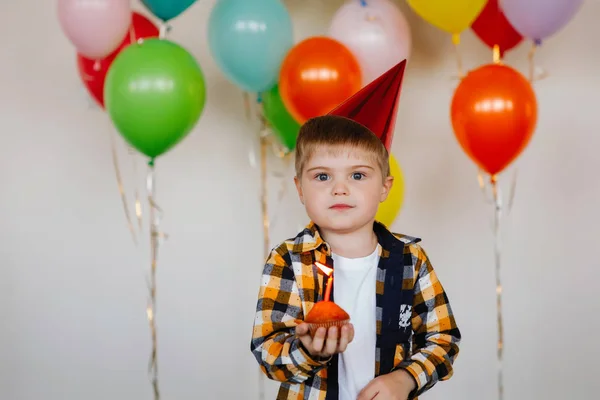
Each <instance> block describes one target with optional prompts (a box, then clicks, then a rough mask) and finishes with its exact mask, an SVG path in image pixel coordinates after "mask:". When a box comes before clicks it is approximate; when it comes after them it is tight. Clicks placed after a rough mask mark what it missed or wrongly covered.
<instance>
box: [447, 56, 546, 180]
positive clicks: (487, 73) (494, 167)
mask: <svg viewBox="0 0 600 400" xmlns="http://www.w3.org/2000/svg"><path fill="white" fill-rule="evenodd" d="M451 118H452V127H453V128H454V134H455V135H456V138H457V139H458V141H459V143H460V145H461V146H462V148H463V150H464V151H465V152H466V153H467V155H469V156H470V157H471V159H473V161H475V163H476V164H477V165H479V167H481V168H482V169H483V170H485V171H487V172H488V173H489V174H490V175H492V176H493V175H496V174H498V173H499V172H501V171H502V170H504V169H505V168H506V167H507V166H508V165H509V164H510V163H511V162H513V161H514V160H515V159H516V158H517V157H518V156H519V155H520V154H521V152H522V151H523V150H524V149H525V147H526V146H527V144H529V141H530V140H531V137H532V136H533V132H534V130H535V127H536V124H537V100H536V97H535V93H534V91H533V87H532V86H531V84H530V83H529V81H528V80H527V79H526V78H525V77H524V76H523V75H521V74H520V73H519V72H518V71H516V70H514V69H513V68H510V67H507V66H505V65H500V64H490V65H484V66H482V67H480V68H478V69H476V70H474V71H471V72H470V73H469V74H468V75H467V76H466V77H465V78H464V79H463V80H462V81H461V83H460V84H459V85H458V87H457V88H456V91H455V92H454V97H453V99H452V106H451Z"/></svg>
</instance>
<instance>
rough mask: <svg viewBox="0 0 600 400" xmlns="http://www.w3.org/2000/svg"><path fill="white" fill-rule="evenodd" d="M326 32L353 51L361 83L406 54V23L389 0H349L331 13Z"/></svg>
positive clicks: (408, 41)
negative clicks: (359, 70)
mask: <svg viewBox="0 0 600 400" xmlns="http://www.w3.org/2000/svg"><path fill="white" fill-rule="evenodd" d="M328 35H329V36H330V37H331V38H333V39H335V40H337V41H339V42H341V43H343V44H344V45H345V46H346V47H347V48H348V49H349V50H350V51H351V52H352V54H354V56H355V57H356V59H357V61H358V63H359V64H360V66H361V69H362V75H363V85H367V84H369V83H370V82H372V81H373V80H374V79H376V78H377V77H379V76H380V75H382V74H383V73H385V72H386V71H387V70H389V69H390V68H392V67H393V66H394V65H396V64H398V63H399V62H400V61H402V60H404V59H408V58H409V57H410V51H411V45H412V39H411V33H410V26H409V24H408V22H407V21H406V18H405V17H404V15H403V14H402V12H401V11H400V9H399V8H398V7H397V6H396V5H395V4H393V3H392V2H391V1H389V0H365V1H360V0H352V1H349V2H348V3H346V4H344V5H343V6H342V7H340V9H339V10H338V11H337V12H336V13H335V15H334V16H333V19H332V21H331V25H330V27H329V32H328Z"/></svg>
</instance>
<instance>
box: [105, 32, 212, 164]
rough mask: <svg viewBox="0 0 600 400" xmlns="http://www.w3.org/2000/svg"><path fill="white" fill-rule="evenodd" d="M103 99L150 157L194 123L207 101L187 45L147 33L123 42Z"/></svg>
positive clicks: (129, 138)
mask: <svg viewBox="0 0 600 400" xmlns="http://www.w3.org/2000/svg"><path fill="white" fill-rule="evenodd" d="M104 98H105V105H106V110H107V111H108V114H109V115H110V118H111V119H112V121H113V123H114V125H115V126H116V128H117V130H118V131H119V132H120V133H121V135H122V136H123V137H124V138H125V140H126V141H127V142H128V143H129V144H131V146H133V147H134V148H136V149H137V150H139V151H140V152H141V153H142V154H145V155H147V156H148V157H150V158H151V159H152V160H153V159H154V158H155V157H158V156H160V155H161V154H164V153H165V152H167V151H168V150H170V149H171V148H172V147H173V146H175V145H176V144H177V143H179V142H180V141H181V140H182V139H183V138H184V137H185V136H187V134H188V133H189V132H190V131H191V130H192V129H193V128H194V126H195V125H196V123H197V122H198V119H199V118H200V115H201V114H202V110H203V109H204V104H205V102H206V85H205V82H204V76H203V74H202V70H201V69H200V66H199V65H198V63H197V62H196V60H195V59H194V57H193V56H192V55H191V54H190V53H188V52H187V51H186V50H185V49H184V48H183V47H181V46H179V45H177V44H175V43H173V42H170V41H168V40H160V39H146V40H144V42H143V43H141V44H133V45H130V46H128V47H127V48H125V49H124V50H123V51H122V52H121V53H120V54H119V55H118V56H117V58H116V59H115V61H114V62H113V64H112V65H111V67H110V69H109V71H108V74H107V76H106V83H105V85H104Z"/></svg>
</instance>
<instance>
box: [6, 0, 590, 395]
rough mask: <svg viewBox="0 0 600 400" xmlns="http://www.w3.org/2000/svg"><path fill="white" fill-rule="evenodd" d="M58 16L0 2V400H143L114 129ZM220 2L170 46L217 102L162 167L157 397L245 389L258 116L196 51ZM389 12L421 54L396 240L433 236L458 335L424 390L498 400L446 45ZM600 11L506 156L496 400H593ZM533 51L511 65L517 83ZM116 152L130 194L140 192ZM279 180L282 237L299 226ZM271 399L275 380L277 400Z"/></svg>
mask: <svg viewBox="0 0 600 400" xmlns="http://www.w3.org/2000/svg"><path fill="white" fill-rule="evenodd" d="M54 3H55V2H54V1H37V0H36V1H33V0H20V1H3V2H2V3H1V5H0V15H2V16H3V22H2V25H0V32H1V35H0V49H1V51H2V59H1V63H0V72H1V73H0V124H1V125H0V132H1V133H0V136H1V137H2V141H1V142H0V188H1V189H0V224H1V225H0V321H1V323H0V324H1V326H0V398H1V399H5V400H34V399H42V398H43V399H47V400H79V399H88V400H100V399H103V400H104V399H150V398H151V391H150V385H149V384H148V381H147V377H146V365H147V360H148V355H149V348H150V337H149V331H148V327H147V323H146V319H145V314H144V309H145V295H146V292H145V286H144V280H143V272H144V271H145V270H146V269H147V259H148V257H147V256H146V254H147V245H146V246H141V247H140V248H138V249H136V248H135V247H134V246H133V244H132V241H131V238H130V236H129V233H128V231H127V229H126V228H125V225H124V217H123V211H122V206H121V203H120V198H119V196H118V194H117V188H116V184H115V178H114V172H113V167H112V162H111V157H110V147H109V140H108V138H109V136H108V135H109V134H110V133H111V132H112V130H111V127H110V123H109V121H108V119H107V117H106V115H104V114H103V113H102V112H101V111H100V110H97V109H95V110H94V109H90V108H89V107H88V102H87V97H86V94H85V92H84V91H83V89H82V87H81V85H80V83H79V80H78V76H77V73H76V66H75V59H74V51H73V49H72V47H71V46H70V44H69V43H68V41H67V39H66V38H65V37H64V36H63V35H62V33H61V31H60V29H59V26H58V22H57V20H56V14H55V8H54ZM213 3H214V1H209V0H201V1H199V2H198V3H197V4H196V5H195V6H194V7H193V8H191V9H190V10H189V12H187V13H186V14H185V15H183V16H182V17H181V18H179V19H178V20H176V21H175V23H174V30H173V32H172V34H171V38H172V39H173V40H176V41H178V42H179V43H181V44H183V45H184V46H186V47H187V48H189V49H190V50H191V51H192V52H193V54H194V55H195V56H196V57H197V58H198V60H199V62H200V63H201V65H202V67H203V69H204V72H205V74H206V78H207V81H208V85H209V88H208V96H209V97H208V99H209V100H208V104H207V106H206V109H205V112H204V115H203V116H202V119H201V120H200V122H199V124H198V126H197V127H196V129H195V130H194V131H193V133H192V134H191V135H190V136H189V137H188V138H187V139H186V140H185V141H184V142H183V143H181V144H180V145H179V146H178V147H176V148H175V149H174V150H173V151H172V152H170V153H169V154H168V155H166V156H164V157H163V158H161V159H160V161H159V162H158V170H159V176H158V190H159V198H158V200H159V204H160V205H161V206H162V207H163V209H164V210H165V218H164V222H163V227H164V229H165V230H166V231H167V232H168V233H169V234H170V239H169V241H168V242H167V243H166V244H164V246H163V247H162V253H161V260H160V264H159V275H158V278H159V291H158V296H159V303H158V307H159V309H158V315H157V318H158V323H159V340H160V343H159V352H160V359H159V363H160V364H159V367H160V379H161V388H162V393H163V398H164V399H165V400H170V399H177V400H187V399H190V400H192V399H194V400H195V399H257V398H258V395H257V393H258V379H257V376H258V375H257V368H256V364H255V361H254V359H253V358H252V356H251V354H250V351H249V346H250V344H249V341H250V335H251V325H252V319H253V309H254V306H255V298H256V294H257V289H258V286H257V285H258V276H259V273H260V269H261V264H262V238H261V215H260V203H259V199H258V191H259V171H258V170H257V169H256V168H254V169H253V168H250V167H249V164H248V149H249V145H250V143H252V142H253V141H254V137H255V136H254V134H255V124H254V123H249V122H248V121H247V120H246V119H245V117H244V108H243V102H242V97H241V95H240V92H239V90H238V89H237V88H236V87H234V86H233V85H232V84H230V83H228V82H227V81H226V80H225V78H224V77H223V75H222V74H221V73H220V72H219V70H218V69H217V67H216V65H215V63H214V62H213V60H212V59H211V56H210V54H209V50H208V48H207V39H206V22H207V18H208V13H209V11H210V8H211V6H212V4H213ZM402 3H403V4H401V6H402V9H403V10H405V11H406V14H407V16H408V18H409V20H410V23H411V25H412V29H413V36H414V53H413V54H414V55H413V58H412V61H411V63H410V68H409V70H408V73H407V75H406V78H405V86H404V90H403V94H402V100H401V106H400V111H399V118H398V126H397V132H396V139H395V142H394V148H393V150H394V153H395V154H396V155H397V157H398V159H399V160H400V162H401V164H402V166H403V168H404V170H405V174H406V194H407V199H406V203H405V206H404V209H403V212H402V215H401V216H400V218H399V219H398V220H397V221H396V223H395V224H394V228H395V230H397V231H402V232H406V233H409V234H412V235H418V236H421V237H423V238H424V242H423V243H424V246H425V247H426V249H427V250H428V252H429V253H430V256H431V258H432V260H433V262H434V264H435V266H436V268H437V270H438V273H439V275H440V276H441V278H442V280H443V283H444V284H445V286H446V288H447V289H448V291H449V294H450V296H451V300H452V302H453V305H454V308H455V311H456V314H457V318H458V322H459V324H460V327H461V328H462V332H463V334H464V344H463V347H462V354H461V356H460V357H459V359H458V361H457V363H456V376H455V378H454V379H452V380H451V381H450V382H448V383H444V384H441V385H439V386H438V387H437V388H436V389H435V390H434V391H432V392H431V394H429V395H427V396H424V398H427V399H429V400H435V399H438V400H439V399H452V400H459V399H460V400H481V399H485V400H488V399H494V398H495V394H496V392H495V389H496V386H495V379H496V361H495V346H496V326H495V291H494V290H495V287H494V272H493V258H492V257H493V249H492V235H491V230H490V229H489V228H490V225H489V221H490V218H491V215H492V208H491V205H489V204H486V203H485V202H484V201H483V199H482V195H481V193H480V191H479V188H478V186H477V182H476V170H475V168H474V166H473V164H472V163H471V162H470V161H469V160H468V159H467V157H466V156H465V155H464V154H463V153H462V151H461V149H460V148H459V145H458V144H457V142H456V141H455V139H454V137H453V135H452V131H451V128H450V125H449V117H448V109H449V104H450V99H451V95H452V92H453V88H454V86H455V85H456V81H453V80H451V79H450V77H451V76H452V75H454V74H455V71H456V69H455V59H454V56H453V50H452V47H451V45H450V40H449V38H448V37H447V36H446V35H444V34H443V33H441V32H440V31H437V30H436V29H434V28H432V27H431V26H429V25H427V24H426V23H424V22H423V21H421V20H419V19H418V18H416V17H415V15H414V14H413V13H412V12H411V11H410V10H408V8H407V7H406V5H405V4H404V2H402ZM287 4H288V5H289V7H290V12H291V13H292V16H293V19H294V23H295V24H296V30H297V39H298V40H300V39H302V38H304V37H306V36H309V35H314V34H320V33H324V32H325V29H326V26H327V21H328V19H329V18H330V17H331V15H332V13H333V11H334V10H335V9H336V7H337V6H339V5H340V4H341V1H340V0H335V1H333V0H327V1H325V0H304V1H301V0H289V1H288V2H287ZM599 15H600V3H598V2H592V1H588V2H586V4H585V5H584V6H583V9H582V10H581V12H580V13H579V14H578V16H577V17H576V18H575V20H574V21H572V23H571V24H570V25H569V26H567V27H566V29H564V31H562V32H561V33H560V34H559V35H557V36H556V37H555V38H553V39H551V40H548V42H547V43H546V44H545V45H544V47H542V48H541V49H540V51H539V52H538V56H537V61H538V63H539V64H540V65H541V66H543V67H544V68H546V69H547V70H548V72H549V74H550V75H549V77H548V78H547V79H546V80H543V81H540V82H538V83H537V84H536V91H537V94H538V99H539V107H540V113H539V118H540V119H539V126H538V129H537V132H536V135H535V137H534V140H533V141H532V143H531V145H530V146H529V148H528V149H527V151H526V152H525V153H524V154H523V156H522V157H521V158H520V160H519V162H518V169H519V174H518V186H517V194H516V200H515V205H514V208H513V211H512V214H511V215H510V216H509V218H508V219H507V223H506V234H505V243H504V245H505V246H504V264H503V267H502V279H503V283H504V299H505V302H504V304H505V325H506V343H505V346H506V359H505V365H504V370H505V386H506V396H505V398H506V399H517V400H521V399H540V400H541V399H544V400H558V399H567V398H573V399H596V398H598V393H599V391H600V383H599V380H598V379H597V370H598V366H597V360H598V358H599V357H600V345H599V344H598V338H597V337H596V335H597V332H598V331H599V330H600V322H599V319H598V312H599V311H600V301H599V298H598V288H597V282H598V279H600V272H599V270H600V269H599V267H600V261H598V256H597V253H596V251H597V249H598V241H599V240H600V227H599V226H600V225H599V223H598V222H599V221H600V211H599V204H600V186H599V184H598V170H600V157H598V148H599V147H600V136H599V128H600V114H599V113H598V92H599V91H600V77H599V76H598V70H599V68H600V55H599V53H598V49H597V38H598V37H600V25H599V24H598V16H599ZM463 43H464V44H463V46H462V53H463V57H464V62H465V65H466V66H467V67H470V68H472V67H475V66H477V65H478V64H481V63H483V62H488V61H489V60H490V58H491V52H490V51H489V50H488V49H486V48H485V47H484V45H482V44H481V43H479V42H478V41H477V40H476V39H475V38H474V37H473V36H472V34H471V33H467V34H466V35H464V39H463ZM528 49H529V45H528V44H523V45H522V46H521V47H520V48H519V49H518V50H517V51H515V52H512V53H509V55H508V59H507V61H508V62H509V63H511V64H513V65H516V66H517V67H518V68H520V69H521V70H522V71H524V72H526V67H527V64H526V56H527V51H528ZM120 149H121V151H122V154H121V155H122V158H121V162H122V165H121V167H122V168H123V174H124V178H125V179H126V184H127V187H128V188H129V189H131V188H132V187H133V185H134V183H135V182H138V183H139V186H140V187H141V185H142V182H143V176H142V174H141V173H140V174H138V176H137V178H135V176H134V174H133V172H132V171H133V170H132V167H131V163H130V161H129V159H128V158H126V157H125V151H124V147H123V145H122V144H121V145H120ZM140 169H141V166H140ZM510 176H511V175H510V174H507V175H506V176H505V177H504V182H505V184H506V183H507V182H508V181H509V180H510ZM286 179H288V180H289V182H290V183H291V174H289V172H288V175H287V176H286ZM278 185H279V184H278V183H277V182H274V183H273V186H272V187H271V192H272V194H273V197H275V193H274V192H276V191H277V190H278V189H277V188H278ZM288 189H289V190H288V194H287V196H286V198H285V202H287V203H285V206H282V207H280V208H279V211H278V214H279V217H278V220H277V222H276V223H275V226H274V227H273V240H274V241H279V240H282V239H284V238H286V237H288V236H290V235H293V234H294V233H295V232H296V230H297V228H298V226H300V225H302V224H303V223H304V222H305V217H304V216H303V214H302V209H301V207H300V205H299V204H298V202H297V200H296V198H295V196H294V193H293V192H292V191H291V190H292V187H291V185H290V186H289V188H288ZM130 191H131V190H130ZM130 196H131V193H130ZM275 389H276V385H273V384H271V383H269V384H268V386H267V390H268V394H269V396H268V398H274V397H275V396H274V390H275Z"/></svg>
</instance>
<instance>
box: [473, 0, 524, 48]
mask: <svg viewBox="0 0 600 400" xmlns="http://www.w3.org/2000/svg"><path fill="white" fill-rule="evenodd" d="M471 29H472V30H473V32H475V34H476V35H477V36H478V37H479V39H481V40H482V41H483V42H484V43H485V44H487V45H488V46H489V47H490V48H494V46H495V45H498V47H499V48H500V57H503V56H504V52H505V51H508V50H510V49H512V48H513V47H515V46H516V45H518V44H519V43H521V41H522V40H523V36H522V35H521V34H520V33H519V32H517V31H516V30H515V28H513V26H512V25H511V24H510V22H508V20H507V19H506V17H505V16H504V13H503V12H502V10H501V9H500V6H499V5H498V0H488V2H487V4H486V6H485V7H484V8H483V11H482V12H481V14H479V17H477V19H476V20H475V22H473V25H471Z"/></svg>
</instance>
